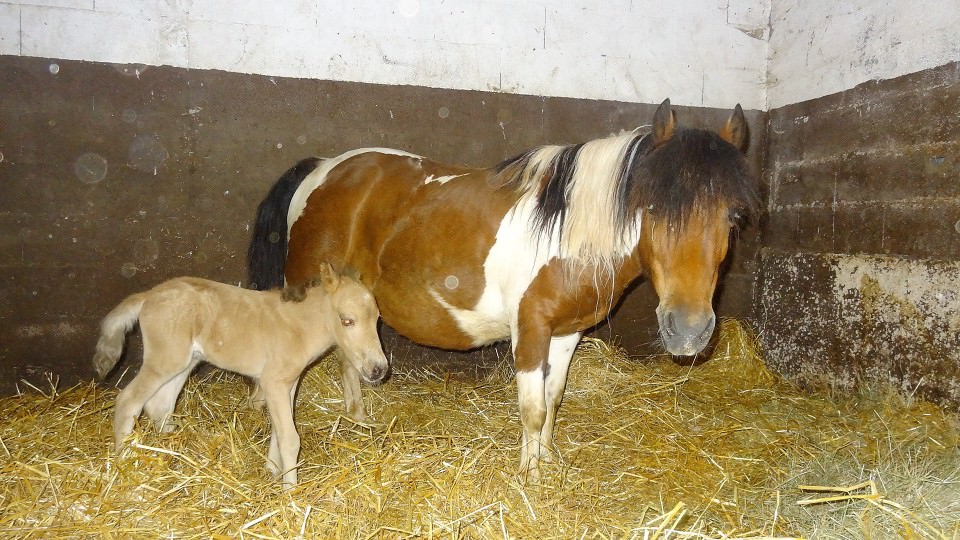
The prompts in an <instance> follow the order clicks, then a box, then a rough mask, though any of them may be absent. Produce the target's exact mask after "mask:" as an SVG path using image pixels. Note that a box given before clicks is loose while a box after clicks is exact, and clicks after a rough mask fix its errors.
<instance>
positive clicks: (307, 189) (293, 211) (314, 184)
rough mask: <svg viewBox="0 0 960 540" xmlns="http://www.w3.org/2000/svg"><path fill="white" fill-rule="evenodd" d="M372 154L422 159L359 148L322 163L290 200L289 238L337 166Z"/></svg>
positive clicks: (402, 153)
mask: <svg viewBox="0 0 960 540" xmlns="http://www.w3.org/2000/svg"><path fill="white" fill-rule="evenodd" d="M370 152H376V153H379V154H390V155H394V156H406V157H411V158H416V159H421V156H418V155H416V154H411V153H409V152H404V151H403V150H394V149H392V148H358V149H356V150H351V151H349V152H345V153H343V154H340V155H339V156H337V157H333V158H329V159H325V160H323V161H321V162H320V165H318V166H317V168H316V169H314V171H313V172H311V173H310V174H308V175H307V177H306V178H304V179H303V182H302V183H301V184H300V187H298V188H297V191H295V192H294V194H293V197H292V198H291V199H290V208H289V209H288V210H287V235H288V236H289V234H290V227H292V226H293V224H294V223H296V222H297V220H298V219H300V216H301V215H303V209H304V208H306V207H307V199H308V198H309V197H310V194H311V193H313V190H315V189H317V188H318V187H320V186H321V185H323V183H324V182H325V181H326V180H327V175H328V174H330V171H332V170H333V168H334V167H336V166H337V165H340V164H341V163H343V162H344V161H346V160H348V159H350V158H352V157H355V156H359V155H362V154H367V153H370Z"/></svg>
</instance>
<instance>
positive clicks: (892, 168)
mask: <svg viewBox="0 0 960 540" xmlns="http://www.w3.org/2000/svg"><path fill="white" fill-rule="evenodd" d="M769 114H770V117H769V122H770V127H769V146H768V149H769V152H770V155H769V158H768V168H769V171H768V175H767V181H768V182H769V186H768V187H769V192H770V195H769V197H770V199H769V216H768V219H767V221H766V223H765V226H764V227H763V239H762V242H763V249H762V250H761V276H762V282H761V285H760V286H759V288H758V289H759V296H758V313H759V316H760V320H761V327H762V333H761V335H762V341H763V344H764V346H765V349H766V351H767V358H768V361H769V362H770V363H771V364H772V365H773V367H774V368H776V369H777V370H778V371H780V372H783V373H786V374H789V375H792V376H795V377H796V378H797V379H798V380H801V381H827V382H830V383H832V384H839V385H842V386H852V385H855V384H856V383H858V382H859V381H863V380H880V381H886V382H892V383H894V384H895V385H898V386H900V387H901V388H902V389H903V390H904V391H905V392H907V393H909V394H913V393H916V394H917V395H920V396H923V397H927V398H931V399H934V400H936V401H939V402H941V403H943V404H945V405H948V406H951V407H960V63H952V64H948V65H945V66H942V67H939V68H936V69H930V70H926V71H923V72H919V73H915V74H912V75H908V76H904V77H900V78H897V79H892V80H888V81H880V82H872V83H867V84H863V85H860V86H858V87H856V88H854V89H852V90H849V91H846V92H842V93H840V94H836V95H832V96H827V97H824V98H820V99H816V100H812V101H807V102H803V103H798V104H795V105H790V106H788V107H783V108H780V109H776V110H773V111H771V112H770V113H769Z"/></svg>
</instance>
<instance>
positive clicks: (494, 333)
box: [430, 198, 559, 346]
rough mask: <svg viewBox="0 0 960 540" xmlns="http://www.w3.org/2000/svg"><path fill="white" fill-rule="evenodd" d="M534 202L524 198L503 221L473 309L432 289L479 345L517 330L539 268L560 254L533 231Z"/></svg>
mask: <svg viewBox="0 0 960 540" xmlns="http://www.w3.org/2000/svg"><path fill="white" fill-rule="evenodd" d="M535 204H536V202H535V201H534V200H533V199H532V198H528V199H526V200H521V201H520V203H519V204H518V205H517V206H515V207H514V208H512V209H511V210H510V211H509V212H507V214H506V215H505V216H504V217H503V219H502V220H501V221H500V228H499V229H498V230H497V236H496V240H495V241H494V243H493V246H492V247H491V248H490V252H489V253H487V258H486V260H485V261H484V263H483V276H484V281H485V283H486V286H485V287H484V289H483V293H481V295H480V299H479V300H478V301H477V303H476V305H474V306H473V308H470V309H461V308H457V307H455V306H451V305H450V304H449V303H447V302H446V301H445V300H444V299H443V298H442V297H441V296H440V294H439V293H438V292H437V291H434V290H430V295H431V296H433V298H434V299H435V300H436V301H437V302H438V303H439V304H440V305H441V306H443V307H444V309H446V310H447V311H448V312H449V313H450V315H451V316H452V317H453V318H454V319H455V320H456V321H457V326H459V327H460V329H461V330H462V331H463V332H464V333H465V334H467V335H468V336H470V337H471V338H473V341H474V345H476V346H480V345H486V344H488V343H493V342H495V341H501V340H503V339H506V338H508V337H510V335H511V333H512V332H513V331H514V330H515V329H516V321H517V310H518V309H519V307H520V299H521V298H522V297H523V294H524V293H525V292H526V290H527V288H528V287H529V286H530V283H531V282H532V281H533V278H534V277H536V275H537V273H539V272H540V269H541V268H543V267H544V266H545V265H546V264H547V263H548V262H549V261H550V260H551V259H553V258H555V257H558V256H559V251H558V248H557V246H556V245H555V243H553V242H538V241H537V239H536V238H534V237H533V235H532V233H531V231H530V226H529V223H530V221H531V220H530V215H531V213H532V212H533V208H534V205H535Z"/></svg>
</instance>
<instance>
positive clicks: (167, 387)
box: [143, 363, 195, 433]
mask: <svg viewBox="0 0 960 540" xmlns="http://www.w3.org/2000/svg"><path fill="white" fill-rule="evenodd" d="M194 365H195V363H191V365H190V366H189V367H187V368H186V369H184V370H183V371H181V372H180V373H177V374H176V375H174V376H173V378H172V379H170V380H169V381H167V382H166V384H164V385H163V386H161V387H160V389H159V390H157V392H156V393H155V394H153V397H151V398H150V399H148V400H147V402H146V403H145V404H144V406H143V412H145V413H147V416H149V417H150V419H151V420H153V424H154V425H155V426H156V428H157V430H159V431H160V432H161V433H169V432H171V431H173V430H174V429H175V426H174V425H173V423H172V422H171V420H170V414H171V413H173V409H174V407H176V405H177V397H179V396H180V391H181V390H183V385H184V384H185V383H186V382H187V378H188V377H189V376H190V372H191V371H193V368H194Z"/></svg>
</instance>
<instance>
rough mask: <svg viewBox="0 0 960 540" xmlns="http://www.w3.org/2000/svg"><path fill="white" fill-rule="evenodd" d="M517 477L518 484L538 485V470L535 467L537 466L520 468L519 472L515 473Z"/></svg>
mask: <svg viewBox="0 0 960 540" xmlns="http://www.w3.org/2000/svg"><path fill="white" fill-rule="evenodd" d="M517 476H518V477H519V478H520V483H522V484H539V483H540V468H539V467H537V465H530V466H526V467H520V472H518V473H517Z"/></svg>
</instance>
